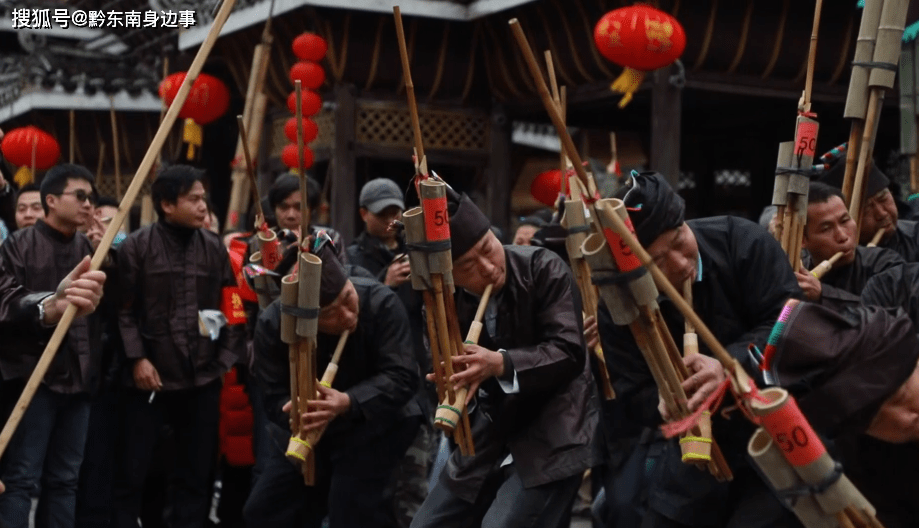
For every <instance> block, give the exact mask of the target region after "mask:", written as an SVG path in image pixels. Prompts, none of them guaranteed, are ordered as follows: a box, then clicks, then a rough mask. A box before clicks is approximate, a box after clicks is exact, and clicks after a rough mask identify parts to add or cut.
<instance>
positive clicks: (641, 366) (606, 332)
mask: <svg viewBox="0 0 919 528" xmlns="http://www.w3.org/2000/svg"><path fill="white" fill-rule="evenodd" d="M617 197H619V198H621V199H622V200H623V201H624V202H625V205H626V207H628V208H630V210H629V216H630V217H631V220H632V223H633V224H634V226H635V231H636V235H637V238H638V241H639V242H640V243H641V244H642V245H643V246H644V247H645V248H646V249H647V251H648V253H649V254H650V255H651V257H652V258H653V259H654V262H655V264H656V265H657V266H658V267H659V268H660V270H661V271H662V272H663V273H664V275H666V277H667V280H669V281H670V283H671V284H672V285H673V286H674V287H675V288H677V290H678V291H681V290H682V289H683V286H684V284H685V283H686V282H687V281H689V282H691V283H692V294H693V306H694V308H695V310H696V311H697V313H698V314H699V317H701V319H702V320H703V321H704V322H705V323H706V324H707V325H708V326H709V328H710V329H711V331H712V332H713V333H714V334H715V337H716V338H717V339H718V340H719V341H720V342H721V343H723V344H724V346H725V348H726V349H727V351H728V353H729V354H731V355H732V356H733V357H734V358H735V359H737V360H738V362H739V363H740V364H741V365H742V366H743V367H744V369H745V370H746V371H747V372H748V373H750V374H751V376H754V377H756V376H757V373H758V372H759V365H758V364H756V363H754V362H753V361H751V358H750V355H749V354H748V353H747V349H748V347H749V345H750V343H754V344H757V345H759V346H760V348H764V347H765V345H766V341H767V339H768V337H769V332H770V330H771V329H772V326H773V324H774V323H775V320H776V319H777V318H778V316H779V313H780V311H781V309H782V306H783V304H784V302H785V300H787V299H788V298H789V297H800V296H801V290H800V289H799V288H798V285H797V283H796V281H795V279H794V275H793V274H792V271H791V268H790V267H789V266H788V258H787V256H786V255H785V253H784V252H783V251H782V248H781V247H780V246H779V244H778V243H777V242H776V241H775V239H774V238H773V237H772V236H770V235H769V233H768V232H767V231H766V230H765V229H764V228H763V227H761V226H760V225H758V224H755V223H753V222H750V221H748V220H745V219H741V218H736V217H730V216H724V217H713V218H702V219H697V220H688V221H686V220H685V204H684V202H683V199H682V198H681V197H680V196H679V195H678V194H677V193H676V192H674V190H673V189H672V188H671V187H670V185H669V184H668V183H667V181H666V180H665V179H664V177H663V176H662V175H660V174H658V173H650V172H645V173H641V174H633V176H632V177H631V178H630V181H629V184H628V185H626V186H624V187H622V188H620V189H619V190H618V191H617ZM658 303H659V305H660V310H661V314H662V316H663V318H664V321H665V322H666V323H667V327H668V328H669V330H670V334H671V335H672V336H674V338H676V339H679V336H680V335H682V334H683V329H684V321H683V316H682V314H681V313H680V312H679V311H678V310H677V308H676V306H674V305H673V303H672V302H670V300H669V299H667V298H666V297H659V298H658ZM598 319H599V321H600V336H601V339H602V342H603V350H604V352H606V354H607V366H608V368H609V371H610V378H611V379H612V381H613V385H614V387H615V389H616V401H615V404H616V405H618V406H621V409H622V414H621V415H620V416H625V417H628V419H624V420H623V421H622V423H617V424H614V426H615V427H623V428H624V427H627V426H631V425H634V424H637V425H642V426H645V427H648V428H650V429H651V430H652V432H654V431H655V430H656V429H657V427H658V426H660V425H661V420H662V418H663V419H667V418H668V417H667V416H662V415H661V412H660V411H659V410H658V409H659V403H660V397H659V394H658V387H657V386H656V384H655V382H654V378H653V377H652V375H651V370H650V368H649V367H648V365H647V363H646V362H645V360H644V358H643V356H642V354H641V352H640V351H639V349H638V346H637V344H636V343H635V337H634V336H633V335H632V332H631V330H630V329H629V327H628V326H619V325H615V324H613V321H612V318H611V317H610V315H609V312H608V310H607V308H606V306H601V309H600V310H599V315H598ZM699 348H700V354H693V355H691V356H688V357H687V358H686V359H684V361H683V362H684V363H685V364H686V366H687V368H688V370H689V372H691V373H692V375H691V376H690V377H689V378H688V379H687V380H686V381H685V382H684V383H683V389H684V390H685V391H686V396H687V397H688V398H689V401H688V406H689V407H690V409H691V410H696V409H697V408H698V407H699V406H700V405H701V404H702V402H703V401H705V399H706V398H707V397H708V395H709V394H711V393H712V392H713V391H714V390H715V389H716V388H717V387H718V386H719V385H720V383H721V382H722V381H723V380H724V369H723V368H722V367H721V364H720V363H718V361H717V360H715V359H714V358H713V357H711V353H710V352H709V351H708V349H707V347H705V346H704V345H703V344H701V343H700V346H699ZM712 416H713V420H712V422H713V424H712V425H713V429H714V431H715V439H716V440H717V441H718V443H719V444H720V446H721V450H722V452H723V453H724V455H725V458H726V459H727V462H728V464H729V466H730V467H731V470H732V471H733V473H734V480H733V481H731V482H717V481H716V480H715V477H713V476H712V475H710V474H709V473H708V472H702V471H699V470H698V469H697V468H696V467H693V466H691V465H688V464H684V463H683V462H682V461H681V453H680V446H679V444H678V440H677V439H671V440H664V439H663V438H661V437H660V436H657V437H656V438H655V439H654V440H653V441H652V442H651V445H650V446H649V448H648V449H649V453H651V452H654V453H660V454H659V455H658V456H657V457H656V461H655V462H654V471H653V473H651V474H650V475H649V477H648V478H649V479H650V483H649V484H648V485H649V487H650V489H648V490H647V496H648V497H649V499H648V511H647V512H646V514H645V515H644V517H643V519H642V526H643V527H659V526H667V527H679V526H728V527H738V528H739V527H741V526H742V527H744V528H753V527H766V526H769V527H771V526H797V525H798V524H797V522H796V521H795V519H794V518H793V516H792V515H791V513H790V512H788V511H787V510H785V509H784V508H782V506H781V505H780V504H779V502H778V501H777V500H776V499H775V498H774V497H773V496H772V494H771V493H770V492H769V491H768V490H767V488H766V486H765V485H764V483H763V482H762V479H761V478H760V477H759V476H758V475H757V474H756V472H755V471H754V470H753V468H752V467H750V465H749V463H748V462H747V461H746V458H745V456H744V454H745V452H746V442H747V440H749V438H750V435H751V434H752V433H753V428H752V427H751V426H749V424H747V423H744V422H743V421H742V420H731V421H725V420H722V419H721V418H719V417H717V415H716V413H715V412H712ZM636 440H637V439H636ZM643 466H644V464H642V467H643ZM641 475H643V473H639V475H638V476H637V477H633V478H638V479H640V478H642V477H641ZM607 493H612V491H611V490H610V488H609V487H608V488H607ZM741 505H743V506H742V507H741ZM783 523H786V524H783Z"/></svg>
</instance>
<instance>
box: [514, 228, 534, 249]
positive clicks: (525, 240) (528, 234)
mask: <svg viewBox="0 0 919 528" xmlns="http://www.w3.org/2000/svg"><path fill="white" fill-rule="evenodd" d="M538 230H539V229H538V228H537V227H536V226H534V225H530V224H523V225H521V226H520V227H518V228H517V232H516V233H514V245H515V246H529V245H530V240H532V239H533V235H535V234H536V231H538Z"/></svg>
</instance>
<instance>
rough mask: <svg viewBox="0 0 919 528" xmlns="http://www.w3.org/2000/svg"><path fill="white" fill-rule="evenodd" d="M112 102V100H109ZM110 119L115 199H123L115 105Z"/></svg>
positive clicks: (110, 112)
mask: <svg viewBox="0 0 919 528" xmlns="http://www.w3.org/2000/svg"><path fill="white" fill-rule="evenodd" d="M109 100H110V101H111V98H109ZM109 117H110V118H111V122H112V151H113V152H114V160H115V197H116V198H118V199H119V200H120V199H121V163H120V162H121V158H120V154H119V152H118V117H117V116H116V115H115V104H114V101H112V106H111V107H110V108H109Z"/></svg>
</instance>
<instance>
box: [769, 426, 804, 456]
mask: <svg viewBox="0 0 919 528" xmlns="http://www.w3.org/2000/svg"><path fill="white" fill-rule="evenodd" d="M775 440H776V442H778V444H779V447H780V448H782V451H785V452H786V453H791V452H792V451H794V450H795V447H807V444H808V443H809V442H808V438H807V433H806V432H805V431H804V429H803V428H802V427H801V426H800V425H796V426H795V427H794V428H793V429H792V430H791V434H786V433H779V434H777V435H775Z"/></svg>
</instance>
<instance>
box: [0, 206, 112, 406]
mask: <svg viewBox="0 0 919 528" xmlns="http://www.w3.org/2000/svg"><path fill="white" fill-rule="evenodd" d="M91 254H92V246H91V245H90V243H89V239H87V238H86V236H85V235H83V234H82V233H77V234H76V235H75V236H67V235H64V234H63V233H61V232H60V231H57V230H55V229H53V228H51V227H50V226H49V225H48V224H46V223H45V222H44V221H42V220H39V221H38V222H37V223H36V224H35V225H34V226H32V227H27V228H25V229H20V230H19V231H17V232H15V233H13V234H12V235H11V236H10V238H9V239H8V240H7V241H6V242H4V243H3V245H2V246H0V255H2V258H3V262H4V264H5V267H6V269H7V270H8V272H9V273H11V274H12V276H13V277H15V279H16V281H17V282H18V283H19V284H21V285H22V286H24V287H25V288H28V289H30V290H33V291H54V290H55V289H57V285H58V284H59V283H60V282H61V279H63V278H64V277H66V276H67V274H68V273H70V271H71V270H73V268H74V267H76V265H77V264H79V263H80V261H81V260H82V259H83V257H84V256H86V255H91ZM100 328H101V327H100V326H99V320H98V316H96V315H90V316H89V317H81V318H79V319H75V320H74V321H73V324H71V326H70V330H69V331H68V332H67V337H66V338H65V339H64V342H63V343H62V344H61V348H60V349H59V350H58V352H57V355H56V356H55V358H54V361H53V362H52V363H51V367H50V368H49V369H48V373H47V374H46V375H45V380H44V381H45V384H46V385H47V386H48V388H50V389H51V390H53V391H55V392H60V393H64V394H75V393H83V392H92V391H94V390H95V388H96V386H97V384H98V380H99V361H100V358H101V355H100V354H101V346H102V344H101V329H100ZM48 337H50V333H49V334H48V335H44V336H39V337H38V338H36V334H35V332H34V327H32V328H27V327H13V326H11V327H9V328H8V330H7V331H5V332H4V344H3V346H2V347H0V373H2V374H3V379H5V380H10V379H17V378H28V377H29V376H30V375H31V374H32V371H33V370H34V369H35V365H36V363H38V358H39V356H41V353H42V351H44V349H45V345H47V341H48Z"/></svg>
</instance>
